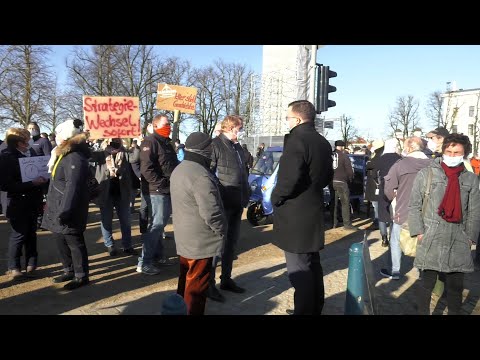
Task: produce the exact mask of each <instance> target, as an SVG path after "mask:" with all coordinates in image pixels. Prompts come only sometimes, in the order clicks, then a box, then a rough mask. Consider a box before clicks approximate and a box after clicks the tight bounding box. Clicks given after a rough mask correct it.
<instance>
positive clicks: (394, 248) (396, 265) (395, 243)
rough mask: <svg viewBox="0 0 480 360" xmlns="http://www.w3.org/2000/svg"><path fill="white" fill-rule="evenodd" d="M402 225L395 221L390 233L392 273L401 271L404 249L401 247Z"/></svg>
mask: <svg viewBox="0 0 480 360" xmlns="http://www.w3.org/2000/svg"><path fill="white" fill-rule="evenodd" d="M401 229H402V225H399V224H395V223H393V225H392V232H391V233H390V254H391V257H392V273H399V272H400V264H401V261H402V249H401V248H400V230H401Z"/></svg>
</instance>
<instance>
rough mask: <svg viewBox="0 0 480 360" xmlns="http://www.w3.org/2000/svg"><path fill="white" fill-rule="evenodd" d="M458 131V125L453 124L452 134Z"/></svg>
mask: <svg viewBox="0 0 480 360" xmlns="http://www.w3.org/2000/svg"><path fill="white" fill-rule="evenodd" d="M456 133H457V125H452V134H456Z"/></svg>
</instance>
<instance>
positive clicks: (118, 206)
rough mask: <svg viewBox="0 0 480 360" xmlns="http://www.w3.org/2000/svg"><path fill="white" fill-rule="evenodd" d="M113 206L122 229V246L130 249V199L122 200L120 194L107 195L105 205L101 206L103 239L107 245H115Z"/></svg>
mask: <svg viewBox="0 0 480 360" xmlns="http://www.w3.org/2000/svg"><path fill="white" fill-rule="evenodd" d="M113 208H115V211H116V212H117V216H118V220H119V221H120V229H121V231H122V247H123V248H124V249H128V248H131V247H132V225H131V224H132V219H131V214H130V202H129V199H125V200H124V201H123V202H122V199H121V197H120V196H111V195H110V196H107V198H106V199H105V203H104V204H103V206H100V218H101V223H100V227H101V229H102V236H103V241H104V242H105V246H107V247H109V246H113V236H112V219H113Z"/></svg>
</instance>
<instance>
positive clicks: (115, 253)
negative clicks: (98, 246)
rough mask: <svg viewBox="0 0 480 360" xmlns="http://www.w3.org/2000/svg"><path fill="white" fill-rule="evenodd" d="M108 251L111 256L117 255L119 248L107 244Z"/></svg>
mask: <svg viewBox="0 0 480 360" xmlns="http://www.w3.org/2000/svg"><path fill="white" fill-rule="evenodd" d="M107 251H108V254H109V255H110V256H116V255H117V249H115V248H114V247H113V246H107Z"/></svg>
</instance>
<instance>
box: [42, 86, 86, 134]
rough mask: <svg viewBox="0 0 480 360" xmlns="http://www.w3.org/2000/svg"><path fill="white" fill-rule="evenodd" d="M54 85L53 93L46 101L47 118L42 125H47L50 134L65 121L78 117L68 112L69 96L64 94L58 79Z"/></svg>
mask: <svg viewBox="0 0 480 360" xmlns="http://www.w3.org/2000/svg"><path fill="white" fill-rule="evenodd" d="M54 83H55V86H54V87H53V88H52V93H51V94H49V95H48V97H47V99H46V101H45V117H44V119H43V120H42V124H43V125H45V126H46V127H47V128H48V129H49V130H50V132H53V131H54V130H55V128H56V127H57V125H58V124H60V123H62V122H63V121H65V119H67V118H69V117H78V116H75V115H72V114H71V113H69V111H68V106H67V104H68V102H67V101H66V99H67V98H68V94H64V93H63V90H62V89H60V88H59V86H58V82H57V81H56V79H55V82H54Z"/></svg>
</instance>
